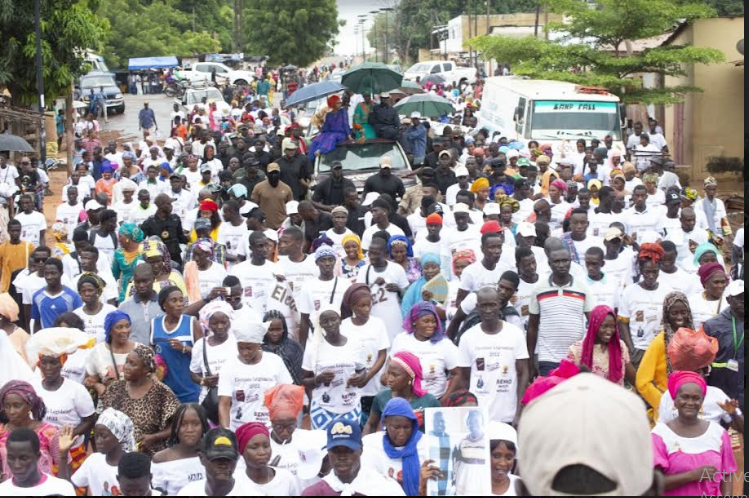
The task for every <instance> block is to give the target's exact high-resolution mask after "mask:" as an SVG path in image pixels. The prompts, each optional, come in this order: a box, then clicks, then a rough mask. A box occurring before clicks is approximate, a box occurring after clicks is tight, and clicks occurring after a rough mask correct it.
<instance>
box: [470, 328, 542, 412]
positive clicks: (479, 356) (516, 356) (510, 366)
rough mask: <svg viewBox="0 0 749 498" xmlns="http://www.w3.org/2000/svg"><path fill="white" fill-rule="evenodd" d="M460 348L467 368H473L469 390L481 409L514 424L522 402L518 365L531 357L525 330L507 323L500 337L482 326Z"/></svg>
mask: <svg viewBox="0 0 749 498" xmlns="http://www.w3.org/2000/svg"><path fill="white" fill-rule="evenodd" d="M459 349H460V354H461V355H462V362H463V365H466V366H469V365H470V367H471V387H470V389H469V390H470V391H471V392H472V393H473V394H475V395H476V397H477V398H478V400H479V406H483V407H485V409H486V410H487V411H488V413H489V417H490V419H491V420H496V421H499V422H506V423H510V422H512V421H513V420H514V419H515V414H516V412H517V406H518V402H519V400H518V398H517V382H518V372H517V369H516V362H517V361H518V360H527V359H528V358H529V356H528V346H527V344H526V341H525V335H524V334H523V331H522V330H520V329H519V328H518V327H515V326H514V325H510V324H509V323H507V322H504V323H503V326H502V330H501V331H500V332H499V333H498V334H487V333H485V332H484V331H483V330H482V329H481V324H478V325H476V326H474V327H471V328H470V329H468V330H467V331H466V332H465V333H464V334H463V337H461V339H460V346H459Z"/></svg>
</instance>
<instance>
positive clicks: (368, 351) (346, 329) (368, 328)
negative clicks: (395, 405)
mask: <svg viewBox="0 0 749 498" xmlns="http://www.w3.org/2000/svg"><path fill="white" fill-rule="evenodd" d="M341 334H343V335H344V336H346V337H347V338H349V340H354V341H359V342H360V343H361V345H362V349H363V354H364V368H366V369H367V370H369V369H370V368H372V366H373V365H374V364H375V362H376V361H377V356H378V355H379V353H380V351H382V350H387V349H388V348H390V338H389V337H388V331H387V329H386V328H385V322H383V321H382V320H380V319H379V318H377V317H376V316H370V317H369V320H368V321H367V323H365V324H364V325H361V326H359V325H354V322H353V321H352V319H351V318H347V319H345V320H344V321H343V323H341ZM383 366H384V365H383ZM381 372H382V371H380V373H381ZM380 373H378V374H377V375H375V376H374V377H372V378H371V379H370V380H369V382H367V385H366V386H364V387H363V388H362V392H361V395H362V396H375V395H376V394H377V393H378V392H380V391H381V390H382V388H383V386H382V384H381V383H380Z"/></svg>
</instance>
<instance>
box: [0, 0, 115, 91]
mask: <svg viewBox="0 0 749 498" xmlns="http://www.w3.org/2000/svg"><path fill="white" fill-rule="evenodd" d="M92 6H96V2H94V1H86V0H42V1H41V5H40V7H41V19H42V26H41V29H42V61H43V69H42V75H43V78H44V93H45V96H46V100H47V102H52V101H53V100H54V99H57V98H58V97H61V96H63V95H65V94H66V93H68V92H69V91H70V88H71V84H72V83H73V81H74V80H75V78H77V77H78V76H80V75H81V74H83V73H85V72H86V71H87V70H88V65H87V64H86V63H85V61H84V55H85V50H86V49H96V48H98V46H99V42H98V40H99V39H100V37H101V36H102V35H103V34H104V33H105V25H104V23H102V22H101V21H100V20H99V19H98V18H97V17H96V16H95V15H94V14H93V12H92V11H91V7H92ZM34 29H35V28H34V2H33V1H31V0H0V40H2V42H0V86H5V87H6V88H7V89H8V91H9V92H10V94H11V98H12V102H13V103H14V104H16V105H28V104H31V103H35V102H36V100H37V86H36V61H35V57H36V35H35V31H34Z"/></svg>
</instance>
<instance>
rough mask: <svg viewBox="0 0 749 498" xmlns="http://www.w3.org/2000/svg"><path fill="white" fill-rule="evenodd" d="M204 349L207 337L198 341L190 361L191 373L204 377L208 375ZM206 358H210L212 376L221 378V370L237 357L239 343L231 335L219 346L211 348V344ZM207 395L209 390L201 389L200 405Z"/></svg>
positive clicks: (209, 364)
mask: <svg viewBox="0 0 749 498" xmlns="http://www.w3.org/2000/svg"><path fill="white" fill-rule="evenodd" d="M204 347H205V337H202V338H200V339H198V342H196V343H195V346H194V347H193V348H192V357H191V359H190V371H191V372H193V373H196V374H200V375H201V376H203V377H205V376H206V375H207V373H206V369H205V361H203V348H204ZM206 356H207V357H208V366H209V367H210V369H211V375H219V377H220V372H221V368H222V367H223V366H224V364H225V363H226V362H228V361H230V360H231V359H232V358H235V357H236V356H237V341H236V339H234V335H233V334H229V337H228V338H227V339H226V340H225V341H224V342H223V343H222V344H219V345H218V346H211V345H210V344H209V345H208V351H207V352H206ZM206 394H208V388H207V387H205V386H203V387H201V388H200V398H199V399H198V403H202V402H203V399H204V398H205V396H206Z"/></svg>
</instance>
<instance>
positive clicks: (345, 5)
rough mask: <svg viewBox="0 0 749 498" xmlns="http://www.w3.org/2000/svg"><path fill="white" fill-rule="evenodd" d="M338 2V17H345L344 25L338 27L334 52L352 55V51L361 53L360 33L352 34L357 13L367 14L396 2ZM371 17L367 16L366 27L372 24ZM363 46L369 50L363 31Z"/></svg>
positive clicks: (386, 0) (351, 0) (390, 0)
mask: <svg viewBox="0 0 749 498" xmlns="http://www.w3.org/2000/svg"><path fill="white" fill-rule="evenodd" d="M336 1H337V3H338V17H339V18H341V19H346V25H345V26H344V27H342V28H340V31H339V33H338V38H337V40H338V45H337V46H336V52H337V53H338V54H339V55H354V53H359V54H360V53H361V52H362V48H361V44H362V40H361V33H360V34H359V35H358V36H357V35H355V34H354V26H356V25H357V23H358V22H359V18H358V17H357V16H358V15H359V14H369V12H370V11H372V10H379V9H381V8H383V7H392V6H393V5H395V4H397V3H398V2H397V0H336ZM372 17H373V16H371V15H370V16H369V19H368V22H367V24H365V26H366V27H367V28H371V26H372ZM364 43H365V46H364V50H365V51H369V49H370V47H369V43H367V41H366V33H365V40H364Z"/></svg>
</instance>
